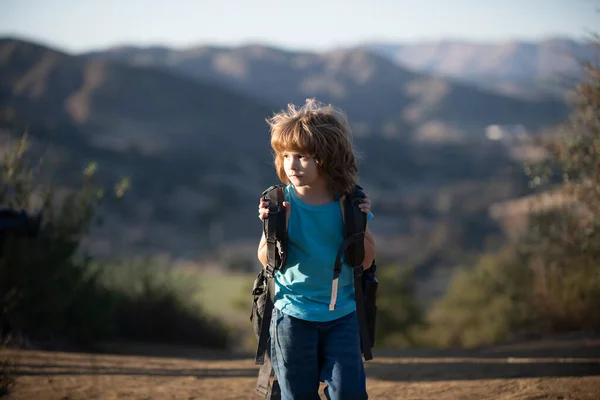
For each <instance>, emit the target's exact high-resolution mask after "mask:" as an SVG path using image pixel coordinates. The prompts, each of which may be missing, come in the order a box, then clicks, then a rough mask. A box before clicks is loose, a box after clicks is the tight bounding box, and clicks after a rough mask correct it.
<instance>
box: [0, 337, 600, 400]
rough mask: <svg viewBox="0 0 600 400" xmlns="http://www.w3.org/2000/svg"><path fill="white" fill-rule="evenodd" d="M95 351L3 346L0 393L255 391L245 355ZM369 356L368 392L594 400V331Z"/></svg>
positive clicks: (375, 395)
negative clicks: (8, 386) (7, 388)
mask: <svg viewBox="0 0 600 400" xmlns="http://www.w3.org/2000/svg"><path fill="white" fill-rule="evenodd" d="M104 353H111V354H87V353H74V352H47V351H32V350H4V351H3V352H2V353H1V354H0V356H1V357H5V358H6V357H8V358H10V359H12V360H14V361H16V362H17V363H18V364H19V368H18V370H17V372H16V386H15V389H14V391H13V393H12V394H11V395H10V397H9V398H10V399H15V400H25V399H27V400H30V399H35V400H49V399H61V400H67V399H68V400H79V399H185V400H191V399H258V398H259V397H258V396H257V395H255V394H254V392H253V391H254V385H255V381H256V374H257V368H258V367H257V366H255V365H254V363H253V359H252V358H250V357H248V356H243V357H242V356H235V355H232V354H226V353H219V352H215V351H207V350H198V349H184V348H175V347H159V346H146V347H144V346H139V345H138V346H135V347H134V346H124V345H123V344H121V345H114V344H113V345H106V346H105V351H104ZM123 353H128V355H126V354H123ZM131 354H137V355H131ZM374 355H375V358H374V359H373V360H371V361H369V362H368V363H367V364H366V366H367V374H368V381H367V382H368V383H367V385H368V392H369V398H371V399H384V400H387V399H477V400H479V399H565V400H566V399H594V400H600V339H576V340H573V339H560V340H559V339H554V340H546V341H533V342H522V343H518V344H512V345H505V346H495V347H490V348H486V349H478V350H404V351H385V350H379V351H376V352H375V354H374ZM322 398H324V396H323V397H322Z"/></svg>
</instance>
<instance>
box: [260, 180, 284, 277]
mask: <svg viewBox="0 0 600 400" xmlns="http://www.w3.org/2000/svg"><path fill="white" fill-rule="evenodd" d="M263 199H264V200H266V201H267V202H269V216H268V217H267V218H266V219H265V220H263V231H264V233H265V238H266V239H267V266H266V267H265V271H266V272H267V276H268V277H272V276H273V273H274V272H275V271H276V270H278V269H280V268H281V267H282V266H283V265H284V264H285V259H286V249H287V246H286V243H287V240H286V238H287V230H286V209H285V207H283V202H284V201H285V193H284V188H283V186H282V185H274V186H271V187H269V188H268V189H267V190H265V191H264V192H263Z"/></svg>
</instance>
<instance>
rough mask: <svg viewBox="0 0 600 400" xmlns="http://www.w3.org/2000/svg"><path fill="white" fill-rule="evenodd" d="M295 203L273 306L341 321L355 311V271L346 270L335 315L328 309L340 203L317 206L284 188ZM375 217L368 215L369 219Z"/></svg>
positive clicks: (340, 231)
mask: <svg viewBox="0 0 600 400" xmlns="http://www.w3.org/2000/svg"><path fill="white" fill-rule="evenodd" d="M285 199H286V201H288V202H289V203H290V204H291V213H290V219H289V223H288V243H287V260H286V263H285V265H284V267H283V268H282V269H281V270H280V271H277V272H276V274H275V307H277V308H278V309H279V310H281V311H282V312H284V313H286V314H288V315H291V316H293V317H296V318H300V319H303V320H308V321H315V322H322V321H331V320H334V319H337V318H341V317H343V316H345V315H347V314H349V313H351V312H353V311H354V310H355V309H356V303H355V301H354V272H353V270H352V268H350V267H349V266H348V265H347V264H345V263H344V264H343V265H342V272H341V274H340V276H339V281H338V293H337V300H336V305H335V309H334V310H329V303H330V300H331V289H332V282H333V269H334V266H335V258H336V255H337V252H338V249H339V247H340V245H341V244H342V242H343V241H344V235H343V229H344V226H343V220H342V213H341V209H340V203H339V201H337V200H336V201H332V202H331V203H328V204H325V205H320V206H313V205H310V204H306V203H305V202H303V201H302V200H300V198H299V197H298V195H297V194H296V191H295V189H294V187H293V186H292V185H288V186H287V187H286V188H285ZM370 217H372V215H369V219H370Z"/></svg>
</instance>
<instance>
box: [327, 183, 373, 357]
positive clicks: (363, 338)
mask: <svg viewBox="0 0 600 400" xmlns="http://www.w3.org/2000/svg"><path fill="white" fill-rule="evenodd" d="M364 197H365V194H364V192H363V191H362V188H361V187H360V186H358V185H357V186H356V188H355V190H354V193H352V194H350V195H347V196H346V200H345V203H344V237H345V240H344V242H343V243H342V245H341V246H340V249H339V250H338V254H337V257H336V261H335V268H334V274H333V285H332V296H331V303H330V305H329V309H333V308H334V307H335V300H336V297H337V282H338V278H339V275H340V273H341V271H342V263H341V257H342V255H343V254H344V253H345V255H346V263H348V265H350V266H351V267H352V268H353V269H354V297H355V301H356V314H357V317H358V322H359V331H360V342H361V351H362V353H363V356H364V357H365V360H371V359H372V358H373V355H372V353H371V344H372V340H371V338H370V335H369V326H368V322H367V312H366V308H365V295H364V291H363V279H362V276H363V269H364V267H363V260H364V258H365V247H364V239H365V230H366V227H367V216H366V215H365V213H363V212H362V211H361V210H360V208H359V207H358V206H359V204H360V203H361V202H362V199H364Z"/></svg>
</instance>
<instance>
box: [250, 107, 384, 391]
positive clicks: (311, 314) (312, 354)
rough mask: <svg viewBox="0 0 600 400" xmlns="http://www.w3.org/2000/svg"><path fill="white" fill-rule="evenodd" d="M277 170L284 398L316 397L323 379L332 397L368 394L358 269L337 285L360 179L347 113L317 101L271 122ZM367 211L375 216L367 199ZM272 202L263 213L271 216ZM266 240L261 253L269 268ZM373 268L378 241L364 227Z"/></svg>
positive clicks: (274, 324)
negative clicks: (283, 221)
mask: <svg viewBox="0 0 600 400" xmlns="http://www.w3.org/2000/svg"><path fill="white" fill-rule="evenodd" d="M268 123H269V125H270V128H271V147H272V148H273V150H274V151H275V168H276V170H277V174H278V176H279V179H280V180H281V181H282V182H283V183H285V184H286V185H287V186H286V188H285V200H286V201H285V203H284V207H285V208H286V211H287V224H288V231H287V238H288V239H287V240H288V244H287V259H286V263H285V265H284V266H283V267H282V269H281V270H280V271H277V273H276V274H275V277H274V282H275V298H274V306H275V307H274V310H273V315H272V319H271V326H270V335H271V349H270V351H271V360H272V363H273V369H274V371H275V374H276V375H277V379H278V380H279V385H280V387H281V397H282V399H283V400H289V399H301V400H307V399H318V398H319V396H318V389H319V382H320V381H323V382H325V383H326V384H327V387H326V388H325V395H326V396H327V398H328V399H341V400H352V399H366V398H368V396H367V392H366V377H365V372H364V366H363V362H362V358H361V350H360V334H359V324H358V320H357V316H356V303H355V300H354V275H353V273H354V272H353V270H352V268H350V267H347V266H345V267H344V268H342V273H341V275H340V277H339V280H338V289H337V293H336V292H335V290H332V274H333V269H334V263H335V259H336V254H337V252H338V249H339V247H340V245H341V244H342V242H343V240H344V238H343V220H342V214H343V213H342V209H341V207H342V203H343V199H344V197H345V193H351V192H352V191H353V189H354V186H355V185H356V183H357V174H358V166H357V161H356V156H355V153H354V149H353V145H352V140H351V136H350V130H349V128H348V122H347V120H346V118H345V117H344V115H343V114H342V113H341V112H339V111H337V110H335V109H334V108H332V107H331V106H323V105H321V104H319V103H317V102H316V101H315V100H314V99H310V100H307V102H306V104H305V105H304V107H302V108H300V109H296V107H295V106H293V105H290V106H289V107H288V110H287V111H283V112H281V113H279V114H277V115H275V116H274V117H272V118H271V119H269V120H268ZM360 208H361V211H362V212H364V213H365V214H367V216H368V217H367V219H368V220H369V219H370V218H371V217H372V214H371V202H370V200H369V199H368V198H366V199H364V202H363V203H362V204H361V205H360ZM268 214H269V209H268V204H267V202H264V201H262V200H261V201H260V203H259V218H260V219H262V220H264V219H265V218H268ZM266 244H267V243H266V239H265V237H264V234H263V237H262V239H261V241H260V244H259V246H258V258H259V260H260V261H261V263H262V264H263V266H266V264H267V255H266V249H267V246H266ZM364 246H365V259H364V262H363V265H365V266H366V267H367V268H368V266H370V265H371V263H372V262H373V260H374V258H375V242H374V240H373V237H372V235H371V233H370V231H369V229H368V226H367V229H366V231H365V240H364Z"/></svg>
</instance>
